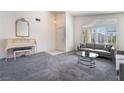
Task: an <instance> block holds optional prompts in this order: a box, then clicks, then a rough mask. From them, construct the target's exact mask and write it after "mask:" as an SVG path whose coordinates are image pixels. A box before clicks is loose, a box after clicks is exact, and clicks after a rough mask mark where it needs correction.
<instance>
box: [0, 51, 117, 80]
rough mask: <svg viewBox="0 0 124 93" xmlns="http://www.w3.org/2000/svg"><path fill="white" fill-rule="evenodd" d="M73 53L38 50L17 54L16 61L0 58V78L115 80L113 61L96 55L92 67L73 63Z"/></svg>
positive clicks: (75, 60)
mask: <svg viewBox="0 0 124 93" xmlns="http://www.w3.org/2000/svg"><path fill="white" fill-rule="evenodd" d="M77 60H78V58H77V56H76V55H75V54H73V53H70V54H60V55H56V56H52V55H50V54H48V53H45V52H42V53H38V54H35V55H32V56H27V57H19V58H17V60H16V61H13V59H10V60H9V61H8V62H5V61H4V60H0V80H1V81H10V80H11V81H115V80H117V76H116V72H115V64H113V63H112V62H111V61H110V60H107V59H101V58H97V61H96V67H95V68H89V67H87V66H85V65H82V64H77Z"/></svg>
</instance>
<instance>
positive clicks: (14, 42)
mask: <svg viewBox="0 0 124 93" xmlns="http://www.w3.org/2000/svg"><path fill="white" fill-rule="evenodd" d="M36 45H37V44H36V40H35V39H31V38H26V39H25V38H14V39H7V40H6V47H5V52H6V61H7V59H8V58H12V57H14V51H15V50H20V51H21V50H23V51H24V50H25V49H31V51H32V54H33V53H35V52H36V51H37V47H36Z"/></svg>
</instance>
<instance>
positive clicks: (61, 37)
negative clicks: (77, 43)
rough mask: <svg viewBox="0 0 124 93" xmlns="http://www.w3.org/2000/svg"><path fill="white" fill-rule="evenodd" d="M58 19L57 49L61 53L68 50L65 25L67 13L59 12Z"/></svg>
mask: <svg viewBox="0 0 124 93" xmlns="http://www.w3.org/2000/svg"><path fill="white" fill-rule="evenodd" d="M55 17H56V49H57V50H60V51H63V52H64V51H65V50H66V29H65V28H66V25H65V20H66V18H65V13H64V12H58V13H56V15H55Z"/></svg>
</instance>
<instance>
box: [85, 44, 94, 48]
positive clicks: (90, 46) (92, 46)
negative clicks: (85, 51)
mask: <svg viewBox="0 0 124 93" xmlns="http://www.w3.org/2000/svg"><path fill="white" fill-rule="evenodd" d="M86 48H92V49H94V44H93V43H86Z"/></svg>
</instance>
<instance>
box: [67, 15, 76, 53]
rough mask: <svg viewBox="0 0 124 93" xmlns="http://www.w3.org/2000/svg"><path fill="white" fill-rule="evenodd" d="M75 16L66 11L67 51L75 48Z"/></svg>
mask: <svg viewBox="0 0 124 93" xmlns="http://www.w3.org/2000/svg"><path fill="white" fill-rule="evenodd" d="M73 23H74V21H73V16H72V15H70V14H68V13H66V52H68V51H72V50H74V24H73Z"/></svg>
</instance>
